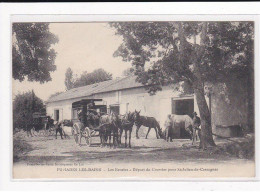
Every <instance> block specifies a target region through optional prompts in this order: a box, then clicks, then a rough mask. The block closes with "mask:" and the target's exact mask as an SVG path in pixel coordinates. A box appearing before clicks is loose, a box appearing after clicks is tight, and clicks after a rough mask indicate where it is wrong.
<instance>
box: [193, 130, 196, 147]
mask: <svg viewBox="0 0 260 194" xmlns="http://www.w3.org/2000/svg"><path fill="white" fill-rule="evenodd" d="M195 140H196V128H195V127H192V145H194V144H195Z"/></svg>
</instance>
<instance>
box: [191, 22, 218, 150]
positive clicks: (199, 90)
mask: <svg viewBox="0 0 260 194" xmlns="http://www.w3.org/2000/svg"><path fill="white" fill-rule="evenodd" d="M206 35H207V22H203V24H202V30H201V36H200V38H201V42H200V47H199V48H198V50H196V52H197V55H196V58H195V60H194V76H195V80H194V85H193V88H194V93H195V96H196V99H197V104H198V108H199V111H200V117H201V140H200V147H201V148H203V149H206V147H207V145H211V146H216V144H215V142H214V140H213V137H212V128H211V115H210V111H209V107H208V105H207V102H206V99H205V92H204V81H203V79H202V74H201V72H200V66H201V58H202V56H203V54H204V52H205V41H206ZM195 49H196V48H195Z"/></svg>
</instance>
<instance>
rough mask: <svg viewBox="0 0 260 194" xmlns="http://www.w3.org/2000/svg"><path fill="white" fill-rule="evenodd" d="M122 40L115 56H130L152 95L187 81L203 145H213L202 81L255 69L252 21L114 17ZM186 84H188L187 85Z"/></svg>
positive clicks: (141, 80)
mask: <svg viewBox="0 0 260 194" xmlns="http://www.w3.org/2000/svg"><path fill="white" fill-rule="evenodd" d="M110 25H111V27H113V28H115V30H116V34H117V35H120V36H122V37H123V43H122V44H121V45H120V46H119V48H118V49H117V51H115V53H114V56H115V57H118V56H120V57H122V59H123V61H130V62H131V63H132V65H133V67H134V70H135V74H136V75H137V81H138V82H140V83H142V84H143V85H145V86H146V89H147V90H148V92H149V93H150V94H155V93H156V92H157V91H158V90H161V89H162V86H163V85H168V84H177V83H178V84H179V83H185V86H186V88H191V89H192V90H193V92H194V94H195V96H196V99H197V104H198V108H199V112H200V116H201V121H202V122H201V130H202V136H201V145H200V146H202V148H203V149H204V148H205V147H206V146H207V144H210V145H215V143H214V141H213V138H212V131H211V117H210V112H209V108H208V106H207V103H206V99H205V89H204V86H205V83H208V82H211V83H215V82H219V81H220V82H222V81H225V80H226V79H228V78H229V77H230V75H233V76H234V75H235V77H240V78H245V79H247V75H248V74H249V73H250V71H251V72H252V69H253V62H254V61H253V45H254V44H253V43H254V23H253V22H115V23H110ZM187 86H189V87H187Z"/></svg>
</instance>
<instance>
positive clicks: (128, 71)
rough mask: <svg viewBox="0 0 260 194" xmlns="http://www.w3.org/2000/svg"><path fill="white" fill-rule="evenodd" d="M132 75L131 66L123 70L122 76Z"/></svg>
mask: <svg viewBox="0 0 260 194" xmlns="http://www.w3.org/2000/svg"><path fill="white" fill-rule="evenodd" d="M131 75H134V69H133V68H127V69H125V70H124V71H123V76H126V77H127V76H131Z"/></svg>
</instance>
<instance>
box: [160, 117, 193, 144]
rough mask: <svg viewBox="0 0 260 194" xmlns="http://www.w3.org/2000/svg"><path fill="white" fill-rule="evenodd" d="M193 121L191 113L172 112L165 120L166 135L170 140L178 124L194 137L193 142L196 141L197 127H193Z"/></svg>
mask: <svg viewBox="0 0 260 194" xmlns="http://www.w3.org/2000/svg"><path fill="white" fill-rule="evenodd" d="M192 124H193V121H192V118H191V117H190V116H189V115H176V114H171V115H168V116H167V119H166V120H165V122H164V126H165V136H166V140H167V141H168V140H169V138H170V140H172V138H173V134H174V130H176V128H177V126H178V127H182V128H184V129H185V130H186V131H187V132H188V133H189V134H190V135H191V139H192V144H194V143H195V137H194V136H195V134H196V132H195V129H194V128H193V127H192Z"/></svg>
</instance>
